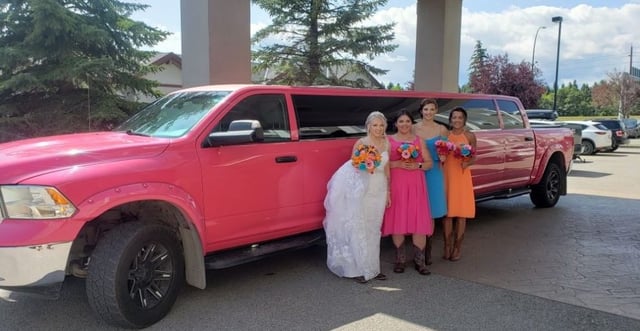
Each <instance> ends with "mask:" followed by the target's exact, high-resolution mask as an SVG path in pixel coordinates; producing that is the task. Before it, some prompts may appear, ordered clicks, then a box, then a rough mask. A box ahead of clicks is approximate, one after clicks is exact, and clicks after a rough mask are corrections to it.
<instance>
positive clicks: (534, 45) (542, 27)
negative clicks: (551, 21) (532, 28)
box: [531, 26, 547, 76]
mask: <svg viewBox="0 0 640 331" xmlns="http://www.w3.org/2000/svg"><path fill="white" fill-rule="evenodd" d="M546 28H547V27H546V26H540V27H538V30H536V36H535V37H533V53H532V54H531V72H532V73H533V69H534V67H535V62H534V61H535V59H536V41H537V40H538V32H540V29H546ZM534 76H535V75H534Z"/></svg>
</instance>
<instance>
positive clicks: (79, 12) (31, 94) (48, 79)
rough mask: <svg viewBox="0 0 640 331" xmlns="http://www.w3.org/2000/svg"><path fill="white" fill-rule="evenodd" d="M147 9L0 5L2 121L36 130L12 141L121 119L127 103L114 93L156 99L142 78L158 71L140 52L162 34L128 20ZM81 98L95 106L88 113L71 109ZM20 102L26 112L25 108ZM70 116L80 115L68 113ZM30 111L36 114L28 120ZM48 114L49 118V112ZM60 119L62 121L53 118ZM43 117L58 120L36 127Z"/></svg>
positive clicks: (23, 0) (69, 3)
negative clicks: (38, 130) (78, 121)
mask: <svg viewBox="0 0 640 331" xmlns="http://www.w3.org/2000/svg"><path fill="white" fill-rule="evenodd" d="M147 7H148V6H147V5H141V4H135V3H127V2H122V1H115V0H92V1H86V0H5V1H3V4H2V5H0V45H2V47H0V105H2V107H1V108H0V110H1V112H0V115H1V116H2V123H4V124H6V123H9V122H11V123H16V124H17V127H16V128H17V129H18V130H17V132H21V130H22V129H24V130H35V129H43V130H44V131H42V132H31V133H26V131H25V133H17V134H16V135H17V136H22V135H23V134H25V135H28V136H31V135H42V134H49V133H55V132H57V131H56V130H57V129H59V130H60V131H61V132H66V131H67V130H69V129H75V128H76V126H75V124H73V123H72V122H70V121H73V120H76V119H78V120H80V121H81V122H83V123H87V121H91V122H92V123H94V122H95V123H96V124H99V123H103V122H105V123H107V122H112V121H113V120H116V119H120V118H122V116H123V114H124V112H123V111H122V109H129V107H130V105H125V104H126V103H127V102H126V101H124V100H122V97H120V96H118V95H119V94H129V93H134V94H146V95H154V96H155V95H158V92H157V91H156V89H155V87H156V86H157V83H156V82H154V81H150V80H147V79H145V78H144V77H143V76H144V75H145V74H147V73H150V72H155V71H157V70H158V69H159V68H158V67H154V66H150V65H147V63H148V60H149V59H150V58H151V56H153V55H154V52H151V51H143V50H140V48H143V47H145V46H153V45H156V44H157V43H158V42H160V41H162V40H164V39H165V38H166V37H167V35H168V33H167V32H164V31H161V30H158V29H155V28H152V27H149V26H147V25H145V24H144V23H142V22H137V21H134V20H132V19H131V18H130V16H131V14H132V13H133V12H135V11H139V10H144V9H145V8H147ZM88 90H90V93H88ZM89 94H93V100H92V101H91V103H92V104H95V106H94V107H93V108H94V109H93V111H92V112H91V113H90V114H88V113H86V112H85V111H84V109H86V108H87V107H86V106H83V107H79V108H77V107H75V106H76V105H77V104H79V103H84V104H85V105H86V104H87V100H83V101H79V100H81V99H82V98H83V96H87V95H89ZM85 99H86V98H85ZM98 101H99V102H98ZM25 102H27V103H28V104H29V105H30V107H25V106H24V105H25ZM38 102H39V103H38ZM43 105H51V107H46V106H43ZM58 107H59V108H58ZM63 109H64V110H63ZM76 110H77V111H79V112H80V113H79V114H75V113H71V112H72V111H76ZM38 111H42V112H44V113H42V114H36V113H35V112H38ZM53 112H55V116H54V115H53V114H49V113H53ZM64 114H66V115H65V116H67V117H68V118H69V119H68V120H67V119H66V118H65V119H63V118H62V117H60V116H58V115H64ZM47 116H49V117H50V118H53V119H55V120H60V121H61V127H57V128H55V129H54V128H51V129H49V128H48V127H47V126H46V125H45V126H39V125H38V124H36V123H39V121H38V120H36V119H37V118H41V117H42V118H46V117H47ZM87 116H90V118H87ZM0 124H1V123H0ZM65 125H66V126H65ZM51 126H52V127H56V125H51ZM82 127H88V126H87V125H84V124H83V125H82ZM20 128H22V129H20Z"/></svg>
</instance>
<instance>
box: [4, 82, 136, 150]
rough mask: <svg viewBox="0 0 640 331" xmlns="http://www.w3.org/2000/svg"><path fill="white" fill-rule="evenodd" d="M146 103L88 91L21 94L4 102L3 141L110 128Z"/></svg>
mask: <svg viewBox="0 0 640 331" xmlns="http://www.w3.org/2000/svg"><path fill="white" fill-rule="evenodd" d="M141 107H142V104H139V103H136V102H131V101H126V100H124V99H122V98H120V97H118V96H116V95H109V94H102V95H90V93H88V91H87V90H79V89H78V90H73V91H69V92H65V93H62V94H53V95H47V94H45V93H32V94H21V95H19V96H16V97H15V98H14V99H13V100H12V102H8V103H3V104H0V114H2V116H0V142H3V141H10V140H17V139H25V138H31V137H37V136H48V135H54V134H64V133H75V132H86V131H95V130H109V129H111V128H112V127H114V126H115V125H118V124H119V123H121V122H122V121H123V120H124V119H126V118H128V117H130V116H131V115H132V114H134V113H135V112H137V110H138V109H140V108H141Z"/></svg>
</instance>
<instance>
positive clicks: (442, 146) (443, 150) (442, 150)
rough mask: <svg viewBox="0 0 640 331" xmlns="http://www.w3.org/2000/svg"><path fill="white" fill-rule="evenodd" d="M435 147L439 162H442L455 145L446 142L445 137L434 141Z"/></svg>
mask: <svg viewBox="0 0 640 331" xmlns="http://www.w3.org/2000/svg"><path fill="white" fill-rule="evenodd" d="M435 146H436V153H438V158H439V159H440V162H444V161H445V160H446V159H447V155H449V153H451V152H453V151H454V150H455V149H456V145H455V144H454V143H452V142H450V141H449V140H447V137H440V139H438V140H436V142H435Z"/></svg>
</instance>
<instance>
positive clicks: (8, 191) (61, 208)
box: [0, 185, 76, 219]
mask: <svg viewBox="0 0 640 331" xmlns="http://www.w3.org/2000/svg"><path fill="white" fill-rule="evenodd" d="M0 210H1V211H2V216H3V218H18V219H20V218H21V219H57V218H67V217H70V216H71V215H73V213H75V212H76V207H75V206H74V205H73V204H72V203H71V201H69V200H68V199H67V198H66V197H65V196H64V195H62V193H60V191H58V190H57V189H56V188H54V187H50V186H36V185H4V186H0Z"/></svg>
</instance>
